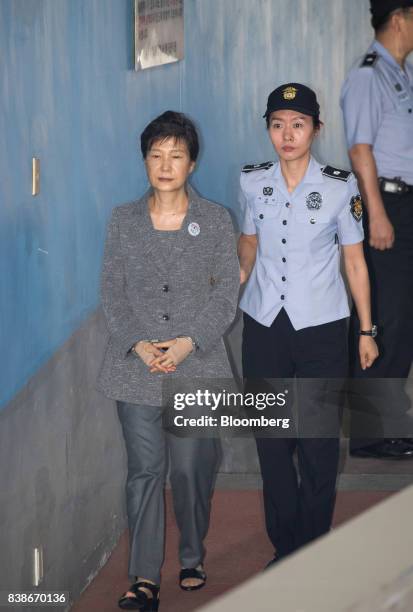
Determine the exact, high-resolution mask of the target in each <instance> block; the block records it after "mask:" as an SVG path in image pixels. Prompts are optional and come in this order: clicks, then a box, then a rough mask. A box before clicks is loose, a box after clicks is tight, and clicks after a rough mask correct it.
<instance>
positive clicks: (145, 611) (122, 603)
mask: <svg viewBox="0 0 413 612" xmlns="http://www.w3.org/2000/svg"><path fill="white" fill-rule="evenodd" d="M142 588H144V589H148V590H149V591H150V592H151V593H152V597H149V596H148V595H147V594H146V593H145V591H142ZM129 591H130V592H131V593H135V597H130V596H127V595H126V593H128V592H129ZM126 593H124V594H123V595H122V597H121V598H120V599H119V601H118V605H119V608H122V610H141V612H153V611H155V612H156V611H157V610H158V608H159V586H158V585H156V584H152V583H151V582H146V581H145V580H139V581H138V582H135V583H134V584H132V585H131V586H130V588H129V589H128V590H127V591H126Z"/></svg>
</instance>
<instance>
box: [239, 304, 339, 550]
mask: <svg viewBox="0 0 413 612" xmlns="http://www.w3.org/2000/svg"><path fill="white" fill-rule="evenodd" d="M242 355H243V370H244V377H245V378H247V379H258V378H261V377H265V378H284V377H285V378H293V377H299V378H305V379H306V380H307V379H311V378H312V379H320V383H319V384H323V381H322V380H321V378H322V379H327V378H334V379H335V378H338V379H344V378H345V377H346V375H347V368H348V351H347V326H346V320H345V319H341V320H339V321H334V322H332V323H327V324H325V325H318V326H315V327H307V328H305V329H302V330H299V331H295V330H294V328H293V326H292V324H291V322H290V319H289V317H288V315H287V314H286V312H285V310H284V309H282V310H281V312H280V313H279V315H278V316H277V317H276V319H275V321H274V322H273V324H272V326H271V327H270V328H268V327H264V326H263V325H261V324H259V323H257V322H256V321H255V320H254V319H252V318H251V317H250V316H248V315H247V314H244V332H243V351H242ZM297 382H300V381H297ZM256 443H257V449H258V455H259V460H260V466H261V473H262V478H263V494H264V507H265V519H266V527H267V532H268V536H269V538H270V540H271V542H272V544H273V545H274V548H275V550H276V552H277V554H278V555H279V556H280V557H283V556H286V555H288V554H289V553H291V552H293V551H294V550H296V549H298V548H299V547H301V546H303V545H304V544H306V543H307V542H310V541H311V540H313V539H315V538H317V537H318V536H321V535H322V534H324V533H326V532H327V531H328V530H329V529H330V526H331V520H332V515H333V510H334V503H335V491H336V478H337V470H338V457H339V440H338V428H337V435H336V437H323V438H321V437H318V438H315V437H311V438H309V437H301V436H298V437H290V438H279V437H277V438H274V437H258V436H256ZM294 451H297V459H298V471H299V474H297V471H296V468H295V463H294V460H293V454H294ZM298 476H299V478H298Z"/></svg>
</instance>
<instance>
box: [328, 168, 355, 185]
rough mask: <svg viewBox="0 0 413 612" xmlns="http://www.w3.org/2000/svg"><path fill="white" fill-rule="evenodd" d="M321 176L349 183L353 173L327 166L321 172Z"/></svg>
mask: <svg viewBox="0 0 413 612" xmlns="http://www.w3.org/2000/svg"><path fill="white" fill-rule="evenodd" d="M321 174H323V175H324V176H328V177H330V178H333V179H338V180H339V181H346V182H347V181H348V179H349V176H350V175H351V172H348V171H347V170H340V169H339V168H333V166H325V168H323V170H322V171H321Z"/></svg>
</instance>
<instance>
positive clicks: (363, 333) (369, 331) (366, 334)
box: [359, 325, 377, 338]
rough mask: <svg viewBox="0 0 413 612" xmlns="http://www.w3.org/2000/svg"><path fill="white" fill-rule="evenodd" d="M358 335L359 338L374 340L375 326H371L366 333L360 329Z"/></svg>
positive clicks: (375, 334)
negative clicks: (369, 337)
mask: <svg viewBox="0 0 413 612" xmlns="http://www.w3.org/2000/svg"><path fill="white" fill-rule="evenodd" d="M359 334H360V336H371V337H372V338H375V337H376V336H377V325H373V327H372V328H371V329H369V330H368V331H365V330H363V329H361V330H360V331H359Z"/></svg>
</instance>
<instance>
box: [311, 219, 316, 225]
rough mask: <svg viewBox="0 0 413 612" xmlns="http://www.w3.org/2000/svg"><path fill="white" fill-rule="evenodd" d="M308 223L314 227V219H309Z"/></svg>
mask: <svg viewBox="0 0 413 612" xmlns="http://www.w3.org/2000/svg"><path fill="white" fill-rule="evenodd" d="M310 223H311V225H314V223H315V219H314V217H311V219H310Z"/></svg>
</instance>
